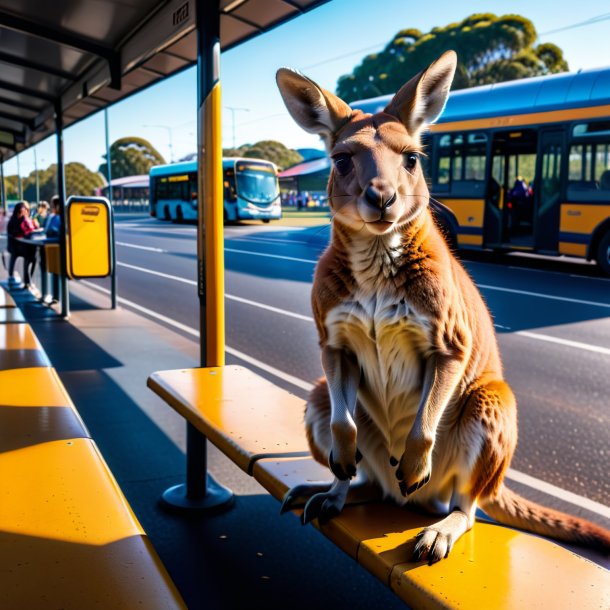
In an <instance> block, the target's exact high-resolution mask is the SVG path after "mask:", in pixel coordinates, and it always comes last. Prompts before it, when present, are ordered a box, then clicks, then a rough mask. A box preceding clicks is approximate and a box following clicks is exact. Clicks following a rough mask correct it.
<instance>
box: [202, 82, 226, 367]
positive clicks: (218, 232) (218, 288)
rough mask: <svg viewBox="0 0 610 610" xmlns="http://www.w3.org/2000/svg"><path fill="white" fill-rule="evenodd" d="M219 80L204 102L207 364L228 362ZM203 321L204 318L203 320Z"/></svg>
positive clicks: (215, 364)
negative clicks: (226, 355)
mask: <svg viewBox="0 0 610 610" xmlns="http://www.w3.org/2000/svg"><path fill="white" fill-rule="evenodd" d="M220 109H221V95H220V82H218V81H217V82H216V83H215V84H214V86H213V87H212V89H211V91H210V92H209V94H208V96H207V97H206V100H205V103H204V124H205V131H204V159H205V161H204V164H203V167H204V185H203V186H204V191H203V217H204V220H203V224H204V232H205V286H206V290H205V293H206V294H205V329H206V332H205V347H203V346H202V350H203V349H205V366H224V364H225V312H224V293H225V285H224V233H223V223H224V214H223V209H224V193H223V183H222V132H221V130H222V127H221V121H220V114H221V113H220ZM202 322H203V320H202Z"/></svg>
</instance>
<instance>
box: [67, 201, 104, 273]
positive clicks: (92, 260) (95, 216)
mask: <svg viewBox="0 0 610 610" xmlns="http://www.w3.org/2000/svg"><path fill="white" fill-rule="evenodd" d="M65 218H66V266H67V272H68V277H70V278H72V279H80V278H93V277H107V276H109V275H111V274H112V273H113V271H114V269H113V267H114V264H113V262H114V243H113V242H114V226H113V218H112V208H111V207H110V203H109V202H108V200H107V199H106V198H105V197H80V196H72V197H70V198H69V199H68V201H67V202H66V210H65Z"/></svg>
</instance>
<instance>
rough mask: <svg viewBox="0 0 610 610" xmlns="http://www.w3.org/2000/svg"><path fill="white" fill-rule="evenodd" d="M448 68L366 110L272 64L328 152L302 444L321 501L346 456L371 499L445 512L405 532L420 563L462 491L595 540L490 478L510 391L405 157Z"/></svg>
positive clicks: (482, 315)
mask: <svg viewBox="0 0 610 610" xmlns="http://www.w3.org/2000/svg"><path fill="white" fill-rule="evenodd" d="M454 68H455V57H454V56H453V55H452V54H450V53H449V54H445V55H444V56H442V57H441V58H440V59H439V60H438V61H437V62H435V63H434V64H433V65H432V66H430V68H429V69H428V70H427V71H426V72H424V73H422V74H420V75H418V76H416V77H415V78H414V79H412V80H411V81H409V83H407V84H406V85H405V86H404V87H403V88H402V89H401V90H400V91H399V92H398V93H397V94H396V96H395V98H394V100H393V101H392V102H391V103H390V104H389V105H388V107H387V108H386V109H385V111H384V112H382V113H379V114H376V115H365V114H363V113H361V112H359V111H358V112H352V111H351V109H350V108H349V107H348V106H347V105H346V104H344V103H343V102H342V101H341V100H340V99H339V98H336V97H335V96H333V95H332V94H331V93H329V92H327V91H324V90H322V89H320V88H318V87H317V85H315V83H313V82H312V81H309V79H306V78H305V77H301V76H299V75H295V74H294V73H290V72H288V71H280V72H279V73H278V84H279V85H280V90H281V92H282V94H283V96H284V100H285V102H286V104H287V107H288V109H289V110H290V112H291V114H292V115H293V116H294V117H295V119H296V120H297V122H299V124H301V125H302V126H303V127H304V128H306V129H308V130H310V131H315V132H317V133H320V134H321V135H322V136H323V137H324V138H325V139H326V141H327V144H328V146H329V148H330V153H331V156H332V157H333V159H334V160H335V167H334V168H333V170H332V171H331V175H330V180H329V185H328V197H329V204H330V207H331V210H332V213H333V230H332V238H331V243H330V245H329V247H328V248H327V250H326V251H325V252H324V254H323V255H322V257H321V258H320V261H319V263H318V265H317V268H316V272H315V277H314V283H313V290H312V308H313V312H314V317H315V321H316V326H317V329H318V333H319V338H320V347H321V350H322V362H323V366H324V369H325V373H326V377H327V379H328V381H325V380H322V381H320V382H319V383H318V384H317V386H316V387H315V389H314V390H313V391H312V393H311V396H310V399H309V402H308V405H307V409H306V415H305V422H306V431H307V438H308V441H309V444H310V447H311V451H312V454H313V456H314V458H315V459H316V460H318V461H319V462H320V463H322V464H325V465H326V464H329V463H330V467H331V470H333V472H334V473H335V475H336V477H337V479H336V482H335V484H334V487H333V489H332V490H331V491H329V492H328V494H327V496H328V501H329V502H331V503H333V507H334V508H333V509H334V510H335V512H336V511H337V510H340V509H341V508H342V506H343V503H344V501H345V498H346V493H347V486H348V483H345V484H342V483H341V481H347V480H348V479H349V478H350V477H351V476H352V475H353V473H355V471H356V462H357V458H356V456H357V454H361V455H362V462H361V463H360V466H359V468H360V470H361V471H362V472H363V473H364V474H365V476H366V477H367V478H368V479H369V480H371V481H373V482H375V483H377V484H378V485H379V486H380V487H381V488H382V490H383V492H384V494H385V495H386V496H390V497H392V498H393V499H394V500H396V501H398V502H401V503H408V502H411V503H414V504H418V505H420V506H423V507H427V508H431V509H434V510H445V511H446V510H448V509H449V510H454V513H452V514H450V515H449V516H448V517H446V518H445V519H443V520H442V521H440V522H439V523H438V524H436V525H435V526H431V527H430V528H426V529H425V530H424V531H423V532H422V533H421V535H420V539H419V541H418V543H417V546H416V556H417V557H421V558H425V559H428V560H429V561H431V562H432V561H438V560H439V559H441V558H442V557H444V556H446V555H447V554H448V553H449V551H450V549H451V546H452V544H453V543H454V542H455V540H457V538H459V536H461V535H462V534H463V533H464V532H465V531H467V530H468V529H470V527H472V523H473V520H474V511H475V509H476V506H477V504H480V505H481V506H482V507H483V508H484V509H485V510H487V511H488V512H489V514H490V515H491V516H492V517H494V518H496V519H498V520H499V521H501V522H503V523H507V524H509V525H514V526H516V527H521V528H523V529H528V530H530V531H534V532H537V533H541V534H545V535H549V536H552V537H555V538H559V539H562V540H569V541H574V542H581V543H582V542H584V543H589V544H594V545H596V546H598V547H600V548H605V549H606V550H608V549H610V534H608V532H606V531H605V530H602V529H601V528H598V527H596V526H594V525H592V524H590V523H588V522H586V521H583V520H581V519H576V518H574V517H569V516H567V515H563V514H561V513H557V512H554V511H550V510H549V509H546V508H544V507H541V506H538V505H535V504H533V503H531V502H528V501H526V500H524V499H522V498H519V497H518V496H517V495H516V494H513V493H512V492H509V491H508V490H507V489H506V488H505V487H504V485H503V479H504V475H505V472H506V470H507V468H508V467H509V465H510V462H511V459H512V455H513V453H514V450H515V446H516V443H517V415H516V402H515V399H514V396H513V394H512V392H511V390H510V388H509V386H508V385H507V383H506V382H505V381H504V377H503V372H502V364H501V360H500V355H499V351H498V345H497V341H496V337H495V332H494V328H493V323H492V320H491V317H490V314H489V312H488V310H487V307H486V305H485V303H484V302H483V299H482V297H481V295H480V293H479V291H478V290H477V288H476V287H475V285H474V283H473V281H472V280H471V278H470V277H469V276H468V274H467V273H466V271H465V270H464V268H463V267H462V265H461V264H460V263H459V262H458V261H457V260H456V258H455V257H454V256H453V254H452V252H451V251H450V249H449V248H448V246H447V244H446V242H445V240H444V238H443V236H442V235H441V233H440V232H439V230H438V228H437V226H436V224H435V222H434V220H433V218H432V215H431V212H430V210H429V209H428V207H427V202H428V198H429V193H428V188H427V185H426V181H425V178H424V175H423V172H422V171H421V168H420V166H419V164H418V163H413V156H412V155H413V154H414V153H417V152H419V150H420V141H419V134H420V129H421V128H422V126H424V125H425V124H426V123H427V122H430V121H431V120H433V119H434V118H435V116H436V115H437V114H438V113H440V111H441V110H442V107H443V104H444V100H445V98H446V95H447V91H448V88H449V85H450V83H451V78H452V76H453V70H454ZM405 158H406V161H405ZM356 445H357V447H356ZM337 490H339V491H337ZM321 505H322V503H321V502H312V503H311V504H310V506H309V512H310V517H313V516H320V517H321V518H322V517H325V515H324V514H323V511H322V512H321V514H318V513H317V512H316V510H318V509H316V508H315V507H316V506H318V507H319V506H321ZM307 511H308V507H307V506H306V513H307Z"/></svg>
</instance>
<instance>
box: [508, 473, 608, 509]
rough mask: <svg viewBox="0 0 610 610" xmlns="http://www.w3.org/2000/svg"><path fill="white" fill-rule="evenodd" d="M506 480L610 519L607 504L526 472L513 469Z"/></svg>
mask: <svg viewBox="0 0 610 610" xmlns="http://www.w3.org/2000/svg"><path fill="white" fill-rule="evenodd" d="M506 478H507V479H511V480H512V481H515V483H521V485H526V486H527V487H533V488H534V489H539V490H540V491H542V492H543V493H545V494H547V495H549V496H555V497H556V498H561V499H562V500H564V501H565V502H569V503H570V504H574V505H576V506H580V507H582V508H586V509H587V510H590V511H591V512H592V513H597V514H598V515H601V516H602V517H606V519H610V507H608V506H606V505H605V504H600V503H599V502H595V501H594V500H589V498H585V497H583V496H579V495H578V494H575V493H572V492H571V491H567V490H566V489H562V488H561V487H557V486H555V485H551V484H550V483H547V482H546V481H542V480H540V479H536V478H535V477H532V476H530V475H529V474H525V473H524V472H519V471H518V470H513V469H512V468H509V469H508V471H507V473H506Z"/></svg>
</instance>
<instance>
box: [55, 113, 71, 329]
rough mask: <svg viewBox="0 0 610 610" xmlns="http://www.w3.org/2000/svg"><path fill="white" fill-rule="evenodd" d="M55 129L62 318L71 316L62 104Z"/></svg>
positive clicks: (56, 116)
mask: <svg viewBox="0 0 610 610" xmlns="http://www.w3.org/2000/svg"><path fill="white" fill-rule="evenodd" d="M55 129H56V142H57V195H58V197H59V204H60V214H61V222H60V225H59V227H60V228H59V256H60V260H61V299H60V301H61V316H62V318H68V317H69V316H70V294H69V291H68V271H67V270H68V265H67V252H66V178H65V172H64V131H63V116H62V109H61V103H60V102H58V103H56V104H55Z"/></svg>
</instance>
